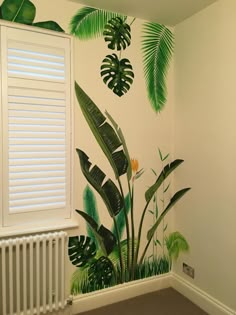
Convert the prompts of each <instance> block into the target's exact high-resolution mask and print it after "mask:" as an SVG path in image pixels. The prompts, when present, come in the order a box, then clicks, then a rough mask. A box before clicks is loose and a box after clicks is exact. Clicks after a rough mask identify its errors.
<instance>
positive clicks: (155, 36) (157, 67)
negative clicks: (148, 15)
mask: <svg viewBox="0 0 236 315" xmlns="http://www.w3.org/2000/svg"><path fill="white" fill-rule="evenodd" d="M143 33H144V35H143V40H142V51H143V65H144V74H145V80H146V86H147V93H148V98H149V100H150V102H151V105H152V107H153V109H154V110H155V112H160V111H161V110H162V109H163V107H164V105H165V103H166V99H167V88H166V76H167V71H168V68H169V64H170V60H171V56H172V53H173V48H174V37H173V34H172V32H171V31H170V30H169V29H168V28H167V27H166V26H164V25H161V24H157V23H152V22H147V23H145V24H144V27H143Z"/></svg>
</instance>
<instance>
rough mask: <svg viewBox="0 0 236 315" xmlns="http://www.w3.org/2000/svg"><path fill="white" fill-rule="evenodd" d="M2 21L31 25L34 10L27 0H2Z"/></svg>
mask: <svg viewBox="0 0 236 315" xmlns="http://www.w3.org/2000/svg"><path fill="white" fill-rule="evenodd" d="M1 13H2V19H4V20H7V21H12V22H18V23H23V24H32V22H33V20H34V18H35V14H36V8H35V6H34V4H33V3H32V2H31V1H29V0H4V1H3V3H2V5H1Z"/></svg>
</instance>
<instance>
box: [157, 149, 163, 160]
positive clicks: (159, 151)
mask: <svg viewBox="0 0 236 315" xmlns="http://www.w3.org/2000/svg"><path fill="white" fill-rule="evenodd" d="M158 153H159V156H160V160H161V161H162V153H161V150H160V149H159V148H158Z"/></svg>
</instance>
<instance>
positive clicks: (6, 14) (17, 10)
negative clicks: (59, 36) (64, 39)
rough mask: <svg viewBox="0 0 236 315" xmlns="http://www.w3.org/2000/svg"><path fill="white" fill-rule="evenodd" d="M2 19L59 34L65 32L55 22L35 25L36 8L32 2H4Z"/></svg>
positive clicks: (0, 10) (24, 0)
mask: <svg viewBox="0 0 236 315" xmlns="http://www.w3.org/2000/svg"><path fill="white" fill-rule="evenodd" d="M0 12H1V13H0V17H1V19H3V20H7V21H12V22H17V23H22V24H27V25H33V26H38V27H41V28H46V29H50V30H53V31H57V32H64V30H63V29H62V28H61V27H60V26H59V25H58V24H57V23H56V22H54V21H44V22H37V23H33V21H34V18H35V15H36V8H35V6H34V4H33V3H32V2H31V1H30V0H4V1H3V2H2V5H1V7H0Z"/></svg>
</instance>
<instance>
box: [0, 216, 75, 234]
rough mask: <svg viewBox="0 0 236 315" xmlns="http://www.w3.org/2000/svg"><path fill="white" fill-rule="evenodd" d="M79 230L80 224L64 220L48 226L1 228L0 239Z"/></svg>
mask: <svg viewBox="0 0 236 315" xmlns="http://www.w3.org/2000/svg"><path fill="white" fill-rule="evenodd" d="M75 228H78V223H77V222H75V221H72V220H63V221H59V222H53V224H52V223H51V224H48V225H42V224H41V225H36V224H31V225H22V226H11V227H3V228H1V227H0V238H5V237H13V236H23V235H27V234H35V233H44V232H51V231H58V230H68V229H75Z"/></svg>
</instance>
